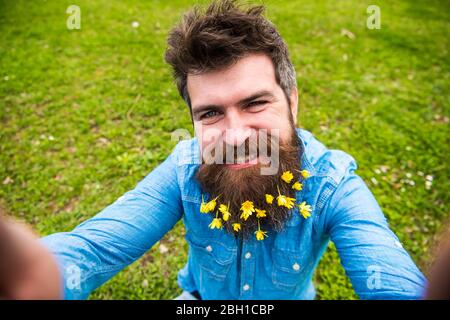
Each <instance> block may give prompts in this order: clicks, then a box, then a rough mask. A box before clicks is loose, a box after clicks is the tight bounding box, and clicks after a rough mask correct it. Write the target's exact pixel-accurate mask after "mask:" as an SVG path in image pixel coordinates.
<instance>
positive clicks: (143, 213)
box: [41, 153, 182, 299]
mask: <svg viewBox="0 0 450 320" xmlns="http://www.w3.org/2000/svg"><path fill="white" fill-rule="evenodd" d="M175 163H176V161H175V160H174V153H172V154H171V155H170V156H169V157H168V158H167V159H166V160H165V161H164V162H163V163H162V164H161V165H159V166H158V167H157V168H156V169H155V170H153V171H152V172H151V173H150V174H149V175H148V176H147V177H146V178H145V179H144V180H142V181H141V182H140V183H139V184H138V185H137V186H136V188H135V189H134V190H131V191H129V192H127V193H125V194H124V195H123V196H122V197H120V198H119V199H118V200H117V201H116V202H114V203H113V204H111V205H110V206H108V207H107V208H105V209H104V210H103V211H101V212H100V213H98V214H97V215H96V216H94V217H93V218H91V219H89V220H87V221H85V222H83V223H82V224H80V225H79V226H78V227H76V228H75V229H74V230H73V231H71V232H64V233H57V234H52V235H50V236H47V237H45V238H43V239H41V241H42V243H43V244H44V245H45V246H46V247H47V248H48V249H49V250H50V251H51V252H52V253H53V254H54V255H55V256H56V259H57V261H58V265H59V270H60V273H61V278H62V279H61V280H62V284H63V286H64V288H63V290H64V298H66V299H83V298H86V297H87V296H88V295H89V294H90V292H91V291H93V290H94V289H96V288H97V287H99V286H100V285H101V284H103V283H104V282H106V281H107V280H108V279H110V278H111V277H113V276H114V275H115V274H116V273H117V272H119V271H120V270H122V269H123V268H124V267H126V266H127V265H129V264H130V263H132V262H133V261H135V260H137V259H138V258H139V257H140V256H141V255H143V254H144V253H145V252H146V251H148V250H149V249H150V248H151V247H152V246H153V245H154V244H155V243H156V242H157V241H159V240H160V239H161V238H162V237H163V236H164V235H165V234H166V233H167V232H168V231H169V230H171V229H172V228H173V226H174V225H175V224H176V222H177V221H178V220H179V219H180V218H181V215H182V207H181V195H180V189H179V187H178V182H177V176H176V167H175Z"/></svg>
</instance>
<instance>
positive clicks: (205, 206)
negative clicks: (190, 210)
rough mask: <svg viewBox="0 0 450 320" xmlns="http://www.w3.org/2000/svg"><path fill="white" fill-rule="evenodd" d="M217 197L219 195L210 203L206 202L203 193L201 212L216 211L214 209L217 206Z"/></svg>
mask: <svg viewBox="0 0 450 320" xmlns="http://www.w3.org/2000/svg"><path fill="white" fill-rule="evenodd" d="M217 198H218V197H215V198H214V199H212V200H211V201H209V202H208V203H205V201H204V200H203V195H202V203H201V205H200V212H201V213H208V212H211V211H214V209H215V208H216V200H217Z"/></svg>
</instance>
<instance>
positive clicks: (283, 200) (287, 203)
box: [277, 194, 295, 209]
mask: <svg viewBox="0 0 450 320" xmlns="http://www.w3.org/2000/svg"><path fill="white" fill-rule="evenodd" d="M277 201H278V206H280V207H281V206H283V207H286V208H288V209H292V208H293V207H294V203H295V198H290V197H286V196H282V195H281V194H280V195H279V196H278V197H277Z"/></svg>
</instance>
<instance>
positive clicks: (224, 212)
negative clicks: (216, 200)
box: [219, 204, 231, 221]
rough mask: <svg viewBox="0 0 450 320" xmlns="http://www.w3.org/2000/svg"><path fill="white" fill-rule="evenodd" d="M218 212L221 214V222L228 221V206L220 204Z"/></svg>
mask: <svg viewBox="0 0 450 320" xmlns="http://www.w3.org/2000/svg"><path fill="white" fill-rule="evenodd" d="M219 211H220V212H222V218H223V221H228V219H229V218H230V216H231V213H230V211H229V209H228V206H227V205H225V204H221V205H220V206H219Z"/></svg>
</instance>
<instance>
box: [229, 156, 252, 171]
mask: <svg viewBox="0 0 450 320" xmlns="http://www.w3.org/2000/svg"><path fill="white" fill-rule="evenodd" d="M258 160H259V157H258V156H253V157H252V158H250V157H249V156H246V157H245V159H237V160H236V161H235V163H225V166H226V167H227V168H230V169H244V168H248V167H251V166H254V165H256V164H258V162H259V161H258Z"/></svg>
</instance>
